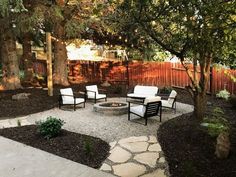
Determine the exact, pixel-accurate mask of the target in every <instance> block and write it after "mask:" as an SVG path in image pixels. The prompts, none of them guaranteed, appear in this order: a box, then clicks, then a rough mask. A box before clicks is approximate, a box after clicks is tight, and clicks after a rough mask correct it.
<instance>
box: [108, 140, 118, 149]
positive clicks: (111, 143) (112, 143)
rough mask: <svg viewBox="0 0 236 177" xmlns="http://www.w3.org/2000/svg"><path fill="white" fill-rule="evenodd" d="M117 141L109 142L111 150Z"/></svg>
mask: <svg viewBox="0 0 236 177" xmlns="http://www.w3.org/2000/svg"><path fill="white" fill-rule="evenodd" d="M116 143H117V141H113V142H110V143H109V145H110V146H111V148H110V149H113V148H114V147H115V145H116Z"/></svg>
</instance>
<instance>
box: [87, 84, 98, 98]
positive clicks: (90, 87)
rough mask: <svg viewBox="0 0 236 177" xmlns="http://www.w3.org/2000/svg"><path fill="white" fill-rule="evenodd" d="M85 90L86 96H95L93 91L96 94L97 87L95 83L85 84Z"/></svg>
mask: <svg viewBox="0 0 236 177" xmlns="http://www.w3.org/2000/svg"><path fill="white" fill-rule="evenodd" d="M86 91H87V95H88V98H95V93H94V92H96V95H97V94H98V87H97V85H89V86H86ZM89 91H92V92H89Z"/></svg>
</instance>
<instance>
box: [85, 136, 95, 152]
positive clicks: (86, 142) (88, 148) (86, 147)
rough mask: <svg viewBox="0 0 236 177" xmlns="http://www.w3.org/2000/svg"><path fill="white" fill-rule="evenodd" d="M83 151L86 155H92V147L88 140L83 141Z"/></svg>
mask: <svg viewBox="0 0 236 177" xmlns="http://www.w3.org/2000/svg"><path fill="white" fill-rule="evenodd" d="M84 149H85V152H86V154H87V155H92V151H93V146H92V143H91V140H90V138H86V139H85V142H84Z"/></svg>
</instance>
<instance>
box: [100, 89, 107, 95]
mask: <svg viewBox="0 0 236 177" xmlns="http://www.w3.org/2000/svg"><path fill="white" fill-rule="evenodd" d="M106 92H107V90H106V89H102V88H99V89H98V93H103V94H105V93H106Z"/></svg>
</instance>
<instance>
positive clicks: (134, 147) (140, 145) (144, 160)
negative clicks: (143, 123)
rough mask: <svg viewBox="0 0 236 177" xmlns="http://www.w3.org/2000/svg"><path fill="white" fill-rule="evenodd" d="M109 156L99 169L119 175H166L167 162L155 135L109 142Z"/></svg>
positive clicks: (125, 176) (162, 176)
mask: <svg viewBox="0 0 236 177" xmlns="http://www.w3.org/2000/svg"><path fill="white" fill-rule="evenodd" d="M110 146H111V148H110V156H109V157H108V158H107V159H106V160H105V162H104V163H103V165H102V167H101V168H100V170H102V171H105V172H108V173H111V174H114V175H117V176H121V177H138V176H140V177H167V176H169V170H168V164H167V162H166V161H165V157H164V156H163V152H162V149H161V146H160V144H159V143H158V141H157V138H156V137H155V136H139V137H135V136H133V137H129V138H124V139H121V140H119V141H118V142H117V141H114V142H111V143H110Z"/></svg>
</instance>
